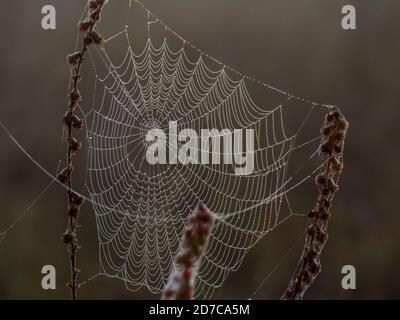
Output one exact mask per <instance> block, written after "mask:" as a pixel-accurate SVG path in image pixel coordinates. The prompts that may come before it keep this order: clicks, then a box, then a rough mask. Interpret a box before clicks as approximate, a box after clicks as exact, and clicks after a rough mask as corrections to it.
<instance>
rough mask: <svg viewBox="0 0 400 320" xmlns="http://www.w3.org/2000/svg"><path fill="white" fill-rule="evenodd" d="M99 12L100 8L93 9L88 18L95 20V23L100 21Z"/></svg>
mask: <svg viewBox="0 0 400 320" xmlns="http://www.w3.org/2000/svg"><path fill="white" fill-rule="evenodd" d="M100 13H101V10H100V9H97V10H95V11H93V12H92V13H91V14H90V19H91V20H92V21H94V22H96V23H97V22H99V21H100V18H101V15H100Z"/></svg>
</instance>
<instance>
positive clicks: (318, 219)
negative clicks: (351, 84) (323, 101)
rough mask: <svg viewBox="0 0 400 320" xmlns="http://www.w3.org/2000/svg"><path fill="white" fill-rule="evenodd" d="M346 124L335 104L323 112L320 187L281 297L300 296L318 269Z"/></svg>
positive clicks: (341, 157)
mask: <svg viewBox="0 0 400 320" xmlns="http://www.w3.org/2000/svg"><path fill="white" fill-rule="evenodd" d="M347 128H348V122H347V121H346V119H345V118H344V116H343V115H342V114H341V113H340V111H339V110H338V109H337V108H334V109H333V110H332V111H331V112H330V113H329V114H327V115H326V118H325V123H324V125H323V127H322V129H321V134H322V136H323V138H322V141H321V144H320V152H321V155H322V157H323V159H324V166H323V167H324V169H323V171H322V173H320V174H319V175H317V176H316V177H315V184H316V186H317V188H318V191H319V195H318V200H317V204H316V206H315V207H314V209H313V210H311V211H310V212H309V213H308V217H309V219H310V223H309V225H308V227H307V230H306V238H305V245H304V249H303V252H302V255H301V258H300V261H299V265H298V267H297V270H296V273H295V275H294V276H293V278H292V279H291V281H290V283H289V286H288V288H287V289H286V291H285V293H284V294H283V296H282V299H286V300H298V299H302V298H303V296H304V293H305V292H306V290H307V289H308V288H309V287H310V286H311V285H312V283H313V282H314V280H315V278H316V277H317V276H318V274H319V273H320V272H321V262H320V259H321V252H322V250H323V248H324V245H325V243H326V241H327V239H328V222H329V219H330V216H331V214H330V212H329V211H330V208H331V206H332V201H333V197H334V195H335V193H336V192H337V191H338V189H339V187H338V185H337V184H336V182H335V181H337V180H338V177H339V175H340V173H341V172H342V170H343V163H342V161H343V147H344V141H345V138H346V132H347Z"/></svg>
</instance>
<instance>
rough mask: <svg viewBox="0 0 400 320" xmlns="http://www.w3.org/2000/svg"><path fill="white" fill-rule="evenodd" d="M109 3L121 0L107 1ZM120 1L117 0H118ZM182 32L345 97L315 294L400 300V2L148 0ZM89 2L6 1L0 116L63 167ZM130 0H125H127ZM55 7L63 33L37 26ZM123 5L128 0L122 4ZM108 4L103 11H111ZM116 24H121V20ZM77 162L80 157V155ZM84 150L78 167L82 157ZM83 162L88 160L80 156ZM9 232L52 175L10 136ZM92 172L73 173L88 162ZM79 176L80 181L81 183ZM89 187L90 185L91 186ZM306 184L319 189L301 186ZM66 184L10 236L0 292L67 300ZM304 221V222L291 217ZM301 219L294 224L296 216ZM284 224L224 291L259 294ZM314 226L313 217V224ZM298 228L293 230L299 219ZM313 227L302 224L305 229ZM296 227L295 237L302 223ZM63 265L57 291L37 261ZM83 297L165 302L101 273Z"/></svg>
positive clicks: (88, 235) (266, 73) (0, 215)
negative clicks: (46, 9)
mask: <svg viewBox="0 0 400 320" xmlns="http://www.w3.org/2000/svg"><path fill="white" fill-rule="evenodd" d="M111 1H113V0H111ZM118 1H120V0H118ZM143 2H144V4H145V5H146V6H147V7H148V8H149V9H150V10H152V11H153V12H154V13H155V14H157V15H158V16H160V17H161V18H162V19H163V20H164V22H166V23H167V24H169V26H170V27H172V28H173V29H175V30H176V31H177V32H178V33H179V34H181V35H182V36H183V37H184V38H186V39H188V40H190V41H191V42H193V43H194V44H196V45H197V46H198V47H199V48H202V49H203V50H204V51H206V52H208V53H210V54H211V55H212V56H214V57H217V58H218V59H219V60H221V61H224V63H226V64H227V65H230V66H234V67H235V68H236V69H238V70H240V71H242V72H243V73H245V74H248V75H251V76H253V77H255V78H256V79H260V80H263V81H266V82H267V83H270V84H272V85H274V86H276V87H278V88H282V89H284V90H285V91H288V92H291V93H293V94H296V95H298V96H302V97H307V98H310V99H312V100H315V101H320V102H324V103H328V104H333V105H338V106H340V107H341V110H342V111H343V112H344V114H345V115H346V117H347V118H348V120H349V122H350V123H351V128H350V131H349V135H348V140H347V143H346V150H345V171H344V173H343V176H342V178H341V190H340V192H339V193H338V195H337V197H336V199H335V204H334V208H333V214H334V217H333V219H332V222H331V224H330V238H329V241H328V243H327V246H326V249H325V250H324V253H323V257H322V264H323V272H322V273H321V274H320V276H319V277H318V279H317V281H316V283H315V284H314V285H313V286H312V288H311V289H310V290H309V291H308V293H307V295H306V298H308V299H384V298H387V299H393V298H400V275H399V273H398V270H399V264H400V245H399V240H400V238H399V232H398V228H399V226H400V214H399V210H398V203H397V197H398V190H399V178H400V172H399V168H400V166H399V164H398V156H399V148H398V145H399V144H398V139H399V138H398V137H399V131H398V127H399V126H398V121H399V118H400V111H399V107H398V103H399V98H398V97H399V89H398V75H399V74H400V63H399V53H400V42H399V31H398V20H399V12H400V3H399V2H398V1H395V0H381V1H374V0H359V1H350V0H348V1H332V0H296V1H294V0H262V1H261V0H251V1H244V0H217V1H215V0H203V1H194V0H185V1H183V0H164V1H161V0H143ZM84 3H85V1H84V0H70V1H62V0H53V1H51V3H50V2H49V1H42V0H35V1H25V0H13V1H10V0H9V1H4V3H3V4H2V10H1V12H0V21H1V22H0V23H1V28H0V36H1V50H0V70H1V71H0V110H1V112H0V120H1V121H2V122H3V123H4V124H5V125H6V126H7V127H8V128H9V129H10V131H11V132H12V134H13V135H14V136H15V138H16V139H17V140H18V141H19V142H20V143H21V144H22V145H23V146H24V147H25V148H26V149H27V151H28V152H29V153H30V154H31V155H32V156H33V157H34V158H35V159H37V160H38V161H39V163H40V164H41V165H42V166H43V167H44V168H46V169H47V170H49V171H50V172H51V173H55V171H56V168H57V165H58V163H59V161H60V160H62V159H63V157H64V151H63V150H64V144H63V141H62V135H61V124H60V119H61V117H62V115H63V113H64V111H65V101H66V98H65V97H66V88H67V85H68V76H69V73H68V68H67V66H66V65H65V64H64V63H63V61H64V57H65V55H66V54H67V53H69V52H71V50H73V48H74V45H75V39H76V28H75V26H76V23H77V21H78V19H79V16H80V14H81V11H82V8H83V6H84ZM121 3H122V1H121ZM46 4H52V5H54V6H56V9H57V30H56V31H44V30H43V29H42V28H41V24H40V22H41V19H42V15H41V8H42V6H43V5H46ZM345 4H352V5H354V6H355V7H356V9H357V30H355V31H344V30H343V29H342V28H341V24H340V21H341V18H342V15H341V8H342V7H343V6H344V5H345ZM124 6H125V4H124ZM106 10H107V9H106ZM113 19H116V18H115V17H113ZM80 157H82V158H84V155H81V156H80ZM83 160H84V159H82V161H80V162H82V163H84V161H83ZM78 161H79V160H78ZM0 168H1V170H0V232H1V231H2V230H6V229H7V228H8V227H9V226H10V225H11V224H12V223H13V222H14V221H15V219H17V218H18V217H19V216H21V214H22V213H23V212H24V210H25V209H26V207H27V206H28V205H29V204H30V203H32V201H33V200H34V199H35V198H36V197H37V196H38V194H39V193H40V192H41V191H42V190H43V189H44V188H45V186H46V185H47V184H48V183H49V182H50V180H49V178H48V177H47V176H46V175H44V174H43V172H42V171H40V170H39V169H38V168H37V167H36V166H35V165H34V164H33V163H32V162H31V161H30V160H28V159H27V158H26V157H25V156H24V155H23V154H22V153H21V152H20V151H19V150H18V148H17V147H16V146H15V144H14V143H13V142H12V141H11V140H10V139H9V137H8V135H6V134H5V133H4V132H3V131H0ZM83 169H84V168H83V167H82V168H77V170H83ZM79 183H82V184H83V181H79V180H77V181H76V185H79ZM82 184H81V185H82ZM302 192H304V193H309V192H310V189H307V188H306V187H304V188H303V191H302ZM65 206H66V200H65V192H64V190H63V189H62V188H61V187H59V186H55V185H54V186H52V187H51V188H50V189H49V190H48V191H47V192H46V193H45V195H44V196H43V197H42V198H41V200H40V201H39V202H38V203H36V204H35V206H34V207H33V208H32V209H31V210H30V211H29V212H28V213H27V214H26V215H25V216H24V217H23V219H21V220H20V221H19V222H18V224H16V225H15V228H13V229H12V230H10V232H9V233H8V234H7V236H6V237H5V238H4V239H3V241H2V242H0V298H1V299H67V298H68V297H69V293H68V291H67V289H66V288H65V285H64V284H65V283H66V282H67V279H68V275H69V271H68V260H67V255H66V251H65V247H64V245H63V244H62V243H61V241H59V238H60V234H61V233H62V232H63V231H64V229H65V224H66V217H65V213H64V211H65ZM293 220H295V219H293ZM291 221H292V220H291ZM291 221H290V222H288V223H287V224H286V223H285V225H284V226H282V228H281V227H280V228H279V230H277V231H276V232H275V231H274V232H272V233H271V234H269V235H268V236H267V237H266V238H265V239H264V240H261V241H260V242H259V244H258V245H257V246H256V247H255V248H253V249H252V250H251V251H250V252H249V254H248V256H247V258H246V259H245V261H244V263H243V265H242V267H241V268H240V269H239V270H238V271H237V272H235V273H233V274H231V276H229V277H228V279H227V281H226V283H225V284H224V286H223V288H222V289H221V290H218V291H217V292H216V294H215V297H217V298H235V299H245V298H249V297H250V296H252V294H253V293H254V291H255V290H256V289H257V288H258V287H259V285H260V283H261V282H262V281H263V280H264V279H265V277H266V276H267V275H268V274H269V272H270V271H271V270H272V269H273V268H274V267H275V266H277V264H278V263H279V261H280V258H281V257H282V255H283V254H284V253H285V252H287V250H288V248H289V247H290V246H291V245H292V244H293V242H294V240H295V239H297V237H298V236H299V234H301V231H302V229H301V228H300V229H299V228H298V226H294V224H296V221H294V222H291ZM80 222H81V224H82V227H81V229H80V231H79V232H80V243H81V245H82V246H83V247H82V250H81V251H80V252H79V265H80V266H81V268H82V269H83V272H82V275H81V279H82V280H85V279H87V278H89V277H90V276H92V275H94V274H96V273H97V269H98V255H97V243H96V241H97V239H96V226H95V219H94V212H93V209H92V208H91V207H90V205H86V206H85V210H84V212H83V214H82V216H81V220H80ZM303 222H304V220H303ZM292 224H293V225H292ZM303 227H304V224H303ZM293 230H297V233H295V232H293V234H292V231H293ZM300 250H301V243H300V246H298V247H297V248H295V249H294V250H293V252H292V253H290V254H289V256H288V258H287V259H285V261H284V262H282V264H281V265H280V267H279V268H278V269H277V270H276V271H275V272H273V274H272V276H271V277H270V278H269V279H268V281H267V282H266V283H265V285H263V286H262V287H261V288H260V289H259V291H258V292H257V294H256V295H255V296H254V298H255V299H274V298H275V299H276V298H279V297H280V294H281V293H282V291H283V289H284V288H285V285H286V284H287V283H288V281H289V279H290V276H291V273H292V272H293V271H294V267H295V264H296V261H297V259H298V257H299V254H300ZM45 264H52V265H54V266H55V267H56V269H57V290H55V291H44V290H42V289H41V286H40V282H41V277H42V275H41V273H40V271H41V268H42V266H43V265H45ZM347 264H351V265H354V266H355V267H356V270H357V289H356V290H353V291H344V290H343V289H342V288H341V285H340V282H341V277H342V275H341V268H342V266H343V265H347ZM80 297H81V298H85V299H141V298H151V299H158V298H159V297H158V296H154V295H150V294H149V293H148V292H147V291H146V290H141V291H139V292H130V291H127V290H126V289H125V287H124V284H123V283H122V282H120V281H118V280H115V279H107V278H102V277H100V278H97V279H95V280H94V281H91V282H89V283H88V284H87V285H85V286H84V287H83V288H82V289H81V290H80Z"/></svg>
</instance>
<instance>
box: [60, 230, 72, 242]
mask: <svg viewBox="0 0 400 320" xmlns="http://www.w3.org/2000/svg"><path fill="white" fill-rule="evenodd" d="M61 240H62V241H63V242H64V243H65V244H72V243H74V242H75V234H74V233H73V232H71V231H69V230H68V231H66V232H65V233H63V234H62V235H61Z"/></svg>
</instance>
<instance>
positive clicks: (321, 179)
mask: <svg viewBox="0 0 400 320" xmlns="http://www.w3.org/2000/svg"><path fill="white" fill-rule="evenodd" d="M315 184H316V185H318V186H324V185H326V177H325V176H324V175H323V174H319V175H317V176H316V177H315Z"/></svg>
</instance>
